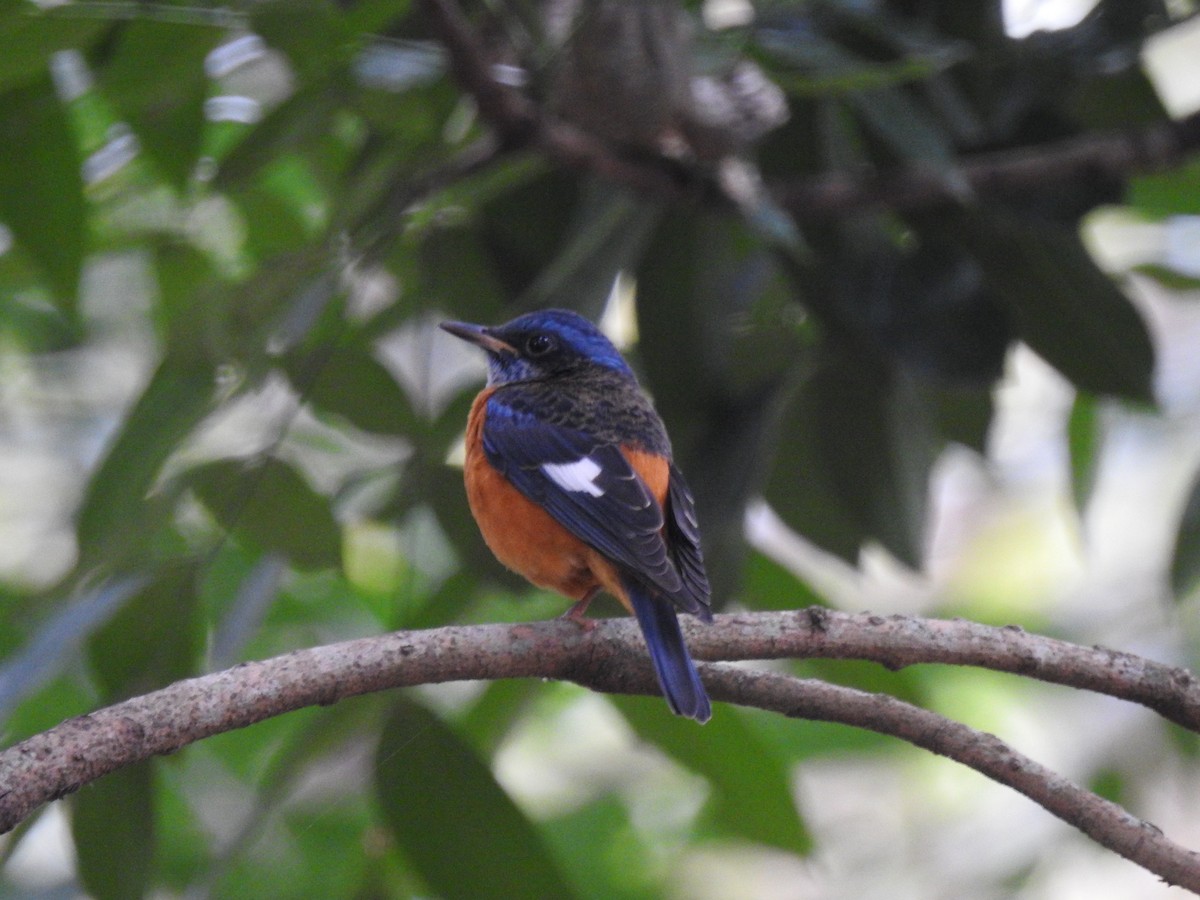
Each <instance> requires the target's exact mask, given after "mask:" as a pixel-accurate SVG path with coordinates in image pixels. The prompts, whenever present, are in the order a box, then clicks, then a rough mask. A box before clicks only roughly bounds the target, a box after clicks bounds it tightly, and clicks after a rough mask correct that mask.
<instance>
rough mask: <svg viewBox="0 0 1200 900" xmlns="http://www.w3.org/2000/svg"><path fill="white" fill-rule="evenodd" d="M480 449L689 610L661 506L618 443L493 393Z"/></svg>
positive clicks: (582, 534) (523, 488) (568, 523)
mask: <svg viewBox="0 0 1200 900" xmlns="http://www.w3.org/2000/svg"><path fill="white" fill-rule="evenodd" d="M483 449H484V452H485V453H486V454H487V458H488V462H489V463H491V464H492V465H493V466H494V467H495V468H496V469H498V470H499V471H500V472H501V473H503V475H504V476H505V477H506V478H507V479H508V480H509V481H510V482H511V483H512V485H513V486H514V487H515V488H516V489H517V490H519V491H520V492H521V493H522V494H524V495H525V496H526V497H528V498H529V499H531V500H533V501H534V502H535V503H537V504H539V505H540V506H542V507H543V508H544V509H545V510H546V511H547V512H548V513H550V515H551V516H553V517H554V518H555V520H556V521H558V522H559V523H560V524H562V525H563V526H564V527H565V528H567V530H569V531H570V532H571V533H572V534H574V535H575V536H576V537H578V538H579V539H580V540H582V541H584V542H585V543H587V544H588V545H589V546H591V547H594V548H595V549H596V550H599V551H600V552H601V553H603V554H604V555H605V556H606V557H607V558H608V559H610V560H612V561H613V562H614V563H616V564H617V565H618V566H620V567H621V568H622V569H623V570H625V571H626V572H628V573H629V574H631V575H633V576H635V577H636V578H638V579H639V580H641V581H643V582H645V583H646V584H648V585H651V586H653V587H654V588H657V589H658V590H660V591H662V592H663V593H664V594H667V595H668V596H670V597H671V598H672V599H675V600H677V601H678V602H679V603H680V605H681V606H682V607H683V608H684V609H686V610H688V611H693V607H694V606H695V605H696V604H695V603H694V601H692V600H691V596H690V595H691V591H690V590H689V589H688V587H687V586H685V582H684V579H683V578H681V577H680V571H679V569H677V568H676V564H675V561H674V560H672V558H671V554H670V553H669V551H668V548H667V542H666V541H665V540H664V538H663V526H664V519H663V510H662V507H660V506H659V504H658V501H656V500H655V499H654V498H653V497H652V496H651V495H650V491H649V490H648V489H647V488H646V485H645V484H644V483H643V482H642V480H641V478H639V477H638V475H637V473H636V472H634V471H633V467H632V466H630V464H629V461H628V460H627V459H626V458H625V456H624V454H623V453H621V450H620V448H619V447H617V446H616V445H615V444H611V443H606V442H603V441H599V440H597V439H596V438H594V437H592V436H590V435H588V434H586V433H584V432H582V431H577V430H575V429H571V428H564V427H562V426H558V425H551V424H547V423H546V422H543V421H541V420H539V419H537V418H536V417H534V416H532V415H530V414H528V413H525V412H522V411H518V410H514V409H513V408H512V407H510V406H507V405H506V404H505V403H503V402H502V401H501V400H499V399H497V398H495V397H492V398H490V399H489V400H488V405H487V416H486V417H485V419H484V426H483ZM684 491H685V492H686V486H685V487H684ZM688 500H689V503H688V506H689V508H690V495H689V496H688ZM673 521H674V520H673ZM693 522H694V519H693ZM674 527H676V528H678V527H679V526H678V525H676V526H674ZM692 528H693V530H694V524H693V526H692ZM697 547H698V545H697Z"/></svg>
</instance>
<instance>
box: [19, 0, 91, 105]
mask: <svg viewBox="0 0 1200 900" xmlns="http://www.w3.org/2000/svg"><path fill="white" fill-rule="evenodd" d="M0 7H3V8H2V9H0V90H4V89H7V88H9V87H11V86H13V85H16V84H17V83H19V82H24V81H30V80H32V79H34V78H37V77H39V76H41V75H44V74H45V72H46V64H47V62H48V61H49V59H50V57H51V56H52V55H53V54H54V53H55V52H56V51H58V50H66V49H68V48H73V47H74V48H81V49H82V48H84V47H87V46H88V45H89V44H91V43H92V42H93V41H94V40H95V39H96V37H97V36H98V35H100V34H101V33H102V32H103V31H105V30H106V29H107V28H108V23H107V22H105V21H103V20H101V19H99V18H96V19H88V18H83V17H70V16H60V15H56V11H55V10H54V9H52V8H47V7H38V6H37V5H35V4H31V3H26V2H23V0H6V2H4V3H0Z"/></svg>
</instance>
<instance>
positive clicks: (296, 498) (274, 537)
mask: <svg viewBox="0 0 1200 900" xmlns="http://www.w3.org/2000/svg"><path fill="white" fill-rule="evenodd" d="M185 480H186V483H187V484H188V485H190V486H191V487H192V488H193V489H195V491H196V494H197V495H198V496H199V497H200V499H201V500H202V501H203V502H204V505H205V506H207V507H208V509H209V510H210V511H211V512H212V514H213V515H214V516H215V517H216V519H217V521H218V522H220V524H221V526H222V527H223V528H225V529H227V530H228V531H232V532H236V533H237V534H238V535H240V536H241V537H243V538H244V539H245V540H246V541H248V542H249V543H250V544H252V545H253V546H256V547H259V548H261V549H263V550H277V551H279V552H280V553H283V554H284V555H285V556H287V558H288V561H289V562H291V563H292V564H293V565H295V566H297V567H298V568H301V569H320V568H324V567H327V566H333V567H337V566H340V565H341V560H342V532H341V529H340V527H339V526H338V523H337V519H335V518H334V515H333V509H332V507H331V505H330V501H329V498H328V497H325V496H323V495H322V494H318V493H317V492H316V491H315V490H313V488H312V487H311V486H310V485H309V483H308V482H307V481H306V480H305V479H304V478H303V477H302V476H301V475H300V474H299V473H298V472H297V471H296V470H295V469H293V468H292V467H291V466H289V465H288V464H287V463H285V462H283V461H281V460H278V459H273V458H272V459H266V460H263V461H256V462H255V463H254V464H246V463H243V462H239V461H235V460H223V461H220V462H214V463H209V464H208V465H204V466H200V467H199V468H197V469H194V470H193V471H191V472H189V473H188V474H187V475H186V476H185Z"/></svg>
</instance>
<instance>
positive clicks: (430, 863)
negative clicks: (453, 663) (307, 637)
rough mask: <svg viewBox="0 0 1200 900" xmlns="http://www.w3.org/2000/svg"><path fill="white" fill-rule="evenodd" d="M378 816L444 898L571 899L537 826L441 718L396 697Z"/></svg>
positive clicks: (380, 755)
mask: <svg viewBox="0 0 1200 900" xmlns="http://www.w3.org/2000/svg"><path fill="white" fill-rule="evenodd" d="M375 790H376V795H377V799H378V801H379V807H380V811H381V813H382V817H383V820H384V823H385V824H386V825H387V827H388V828H389V830H390V831H391V832H392V835H393V836H394V838H395V840H396V842H397V844H398V845H399V846H400V849H401V850H402V851H403V852H404V854H405V856H406V857H407V858H408V859H409V860H410V861H411V862H412V864H413V866H414V867H415V868H416V870H417V871H418V872H419V873H420V874H421V877H422V878H423V879H424V880H425V882H426V883H427V884H428V885H429V889H430V891H431V892H432V893H433V894H435V895H439V896H442V897H445V898H447V900H457V898H465V900H487V898H504V900H507V898H511V897H529V898H548V900H549V898H564V900H565V898H570V897H575V896H577V894H576V892H575V891H574V890H573V889H572V888H571V887H570V885H569V883H568V881H567V880H566V878H565V877H564V875H563V873H562V871H561V870H560V868H559V865H558V862H557V861H556V860H555V859H554V858H553V856H552V855H551V854H550V853H549V851H548V850H547V849H546V844H545V841H544V840H543V838H542V836H541V834H539V833H538V830H537V828H536V827H535V826H534V824H533V823H532V822H531V821H530V820H529V819H528V818H527V817H526V816H525V814H524V813H522V812H521V810H520V809H518V808H517V806H516V804H515V803H513V801H512V799H511V798H510V797H509V796H508V794H506V793H505V792H504V789H503V788H501V787H500V785H499V784H497V783H496V779H495V777H494V776H493V775H492V772H491V770H490V769H489V768H488V767H487V765H486V764H485V763H484V762H483V760H481V759H480V758H479V756H478V755H477V754H476V753H475V751H474V750H473V749H472V748H471V747H470V746H468V745H467V744H466V743H465V742H464V741H463V740H462V738H460V737H459V735H458V734H457V733H456V732H455V731H454V730H453V729H452V728H450V727H449V726H448V725H447V724H446V723H445V722H443V721H442V720H441V719H439V718H438V717H437V716H435V715H434V714H433V713H431V712H430V711H429V710H427V709H426V708H425V707H423V706H420V705H418V704H416V703H414V702H412V701H410V700H407V699H401V700H400V701H398V702H397V704H396V706H395V709H394V711H393V712H392V715H391V717H390V718H389V720H388V722H387V724H386V725H385V727H384V730H383V734H382V737H381V739H380V742H379V750H378V751H377V753H376V756H375Z"/></svg>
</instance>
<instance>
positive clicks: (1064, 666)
mask: <svg viewBox="0 0 1200 900" xmlns="http://www.w3.org/2000/svg"><path fill="white" fill-rule="evenodd" d="M688 626H689V627H688V629H687V630H688V642H689V645H690V646H691V647H692V649H693V652H694V654H695V655H696V656H697V657H698V658H700V659H708V660H715V659H724V660H747V659H775V658H785V657H798V658H803V657H824V658H836V659H866V660H873V661H875V662H879V663H881V664H883V665H886V666H888V667H889V668H901V667H904V666H907V665H913V664H916V663H949V664H954V665H975V666H981V667H985V668H989V669H996V670H999V671H1005V672H1012V673H1015V674H1021V675H1027V676H1030V677H1034V678H1039V679H1042V680H1045V681H1051V682H1055V683H1058V684H1063V685H1068V686H1071V687H1076V688H1083V689H1087V690H1093V691H1099V692H1101V693H1105V694H1110V695H1112V696H1114V697H1120V698H1123V699H1126V700H1131V701H1134V702H1137V703H1141V704H1143V705H1145V706H1148V707H1150V708H1151V709H1154V710H1156V711H1158V712H1159V713H1160V714H1162V715H1163V716H1165V717H1167V718H1169V719H1171V720H1172V721H1174V722H1177V723H1179V724H1180V725H1183V726H1184V727H1186V728H1190V729H1192V730H1194V731H1200V682H1197V679H1196V678H1195V677H1194V676H1192V675H1191V673H1189V672H1188V671H1186V670H1184V669H1177V668H1172V667H1170V666H1165V665H1162V664H1159V663H1155V662H1152V661H1149V660H1146V659H1142V658H1140V657H1137V656H1133V655H1132V654H1128V653H1120V652H1117V651H1112V650H1104V649H1100V648H1086V647H1080V646H1077V645H1074V644H1069V643H1066V642H1064V641H1058V640H1054V639H1052V638H1045V637H1041V636H1038V635H1031V634H1027V633H1025V632H1024V631H1022V630H1020V629H1018V628H1011V627H1010V628H992V627H989V626H985V625H978V624H975V623H972V622H965V621H939V620H931V619H919V618H915V617H911V616H890V617H886V618H885V617H881V616H871V615H847V614H844V613H837V612H833V611H830V610H826V609H823V608H819V607H813V608H810V609H806V610H800V611H797V612H774V613H755V614H743V615H722V616H718V617H717V622H716V624H714V625H713V626H711V627H705V626H700V625H697V624H693V623H690V622H689V623H688ZM702 670H703V674H704V680H705V683H706V684H707V685H708V687H709V690H710V691H711V692H712V695H713V697H714V698H715V699H718V700H724V701H726V702H729V703H737V704H743V705H748V706H756V707H759V708H762V709H768V710H774V711H777V712H781V713H783V714H785V715H788V716H792V717H795V718H810V719H819V720H822V721H829V722H840V723H843V724H847V725H852V726H855V727H860V728H869V729H871V730H874V731H878V732H880V733H883V734H888V735H892V736H894V737H898V738H900V739H902V740H905V741H909V742H911V743H913V744H915V745H917V746H919V747H923V748H925V749H927V750H931V751H932V752H934V753H939V754H942V755H944V756H947V757H949V758H951V759H954V760H957V761H958V762H961V763H962V764H964V765H967V766H969V767H971V768H974V769H976V770H977V771H979V772H981V773H982V774H984V775H986V776H987V777H989V778H993V779H995V780H997V781H999V782H1001V783H1003V784H1006V785H1009V786H1010V787H1013V788H1014V789H1016V790H1018V791H1021V792H1022V793H1024V794H1025V795H1026V796H1028V797H1030V798H1031V799H1033V800H1034V801H1035V802H1037V803H1039V804H1041V805H1042V806H1044V807H1045V808H1046V809H1047V810H1049V811H1050V812H1052V813H1053V814H1055V815H1057V816H1059V817H1060V818H1062V819H1064V820H1065V821H1067V822H1068V823H1070V824H1072V825H1074V826H1076V827H1078V828H1080V829H1081V830H1082V831H1084V833H1086V834H1088V835H1089V836H1091V837H1092V838H1093V839H1095V840H1096V841H1097V842H1099V843H1100V844H1102V845H1104V846H1105V847H1108V848H1110V849H1112V850H1114V851H1116V852H1117V853H1120V854H1121V855H1123V856H1125V857H1127V858H1128V859H1130V860H1132V861H1134V862H1136V863H1138V864H1139V865H1142V866H1144V867H1145V868H1147V869H1149V870H1150V871H1152V872H1154V873H1155V874H1157V875H1159V876H1160V877H1162V878H1164V879H1167V880H1168V881H1171V882H1173V883H1178V884H1181V885H1183V886H1186V887H1188V888H1189V889H1191V890H1193V891H1197V892H1200V856H1198V855H1196V854H1194V853H1192V852H1191V851H1188V850H1186V849H1184V848H1182V847H1179V846H1178V845H1176V844H1174V843H1172V842H1170V841H1168V840H1167V839H1166V838H1164V837H1163V836H1162V835H1161V833H1159V832H1158V831H1157V830H1156V829H1154V828H1153V827H1151V826H1148V825H1146V824H1145V823H1142V822H1140V821H1138V820H1137V819H1135V818H1133V817H1132V816H1130V815H1129V814H1127V813H1125V812H1124V811H1123V810H1121V809H1120V808H1119V807H1117V806H1115V805H1114V804H1111V803H1108V802H1107V801H1104V800H1102V799H1100V798H1099V797H1096V796H1094V795H1092V794H1089V793H1088V792H1086V791H1084V790H1082V789H1081V788H1079V787H1077V786H1075V785H1072V784H1070V783H1069V782H1067V781H1066V780H1064V779H1062V778H1061V777H1059V776H1057V775H1055V774H1054V773H1052V772H1049V771H1048V770H1046V769H1044V768H1043V767H1041V766H1039V765H1038V764H1036V763H1034V762H1033V761H1031V760H1028V759H1026V758H1025V757H1023V756H1020V755H1019V754H1017V753H1015V751H1013V750H1011V749H1010V748H1008V747H1007V746H1005V745H1004V744H1003V743H1002V742H1000V741H999V740H998V739H996V738H994V737H991V736H990V735H983V734H980V733H978V732H975V731H973V730H971V729H969V728H967V727H966V726H964V725H960V724H958V723H955V722H951V721H949V720H947V719H945V718H943V717H941V716H939V715H937V714H936V713H932V712H929V711H927V710H922V709H919V708H917V707H913V706H910V705H908V704H905V703H902V702H900V701H898V700H895V699H894V698H891V697H887V696H884V695H876V694H866V693H863V692H860V691H854V690H850V689H848V688H840V687H835V686H832V685H827V684H822V683H820V682H814V681H801V680H798V679H794V678H788V677H786V676H781V675H774V674H768V673H763V672H753V671H749V670H746V669H742V668H738V667H733V666H724V665H711V664H710V665H704V666H703V667H702ZM496 678H556V679H564V680H570V681H575V682H577V683H579V684H582V685H585V686H588V687H591V688H594V689H597V690H604V691H611V692H623V693H638V694H655V693H657V692H658V688H657V685H656V683H655V680H654V676H653V673H652V671H651V668H650V665H649V662H648V660H647V659H646V655H645V647H644V644H643V642H642V638H641V636H640V635H639V634H638V631H637V627H636V624H635V623H634V622H633V621H632V620H628V619H613V620H604V621H600V622H598V623H597V625H596V627H595V628H594V629H592V630H590V631H584V630H582V629H580V628H579V627H578V626H576V625H575V624H573V623H570V622H565V621H560V620H555V621H550V622H534V623H528V624H519V625H478V626H470V627H449V628H438V629H433V630H429V631H410V632H397V633H394V634H387V635H381V636H378V637H371V638H362V639H360V640H355V641H347V642H344V643H339V644H331V645H329V646H324V647H314V648H311V649H307V650H297V651H295V652H293V653H288V654H286V655H284V656H279V657H275V658H273V659H268V660H264V661H261V662H249V663H243V664H241V665H239V666H236V667H234V668H232V669H228V670H226V671H223V672H217V673H214V674H211V675H206V676H203V677H200V678H194V679H190V680H187V681H181V682H178V683H176V684H173V685H170V686H169V687H166V688H163V689H162V690H159V691H155V692H154V693H151V694H147V695H145V696H142V697H135V698H133V699H131V700H127V701H125V702H123V703H118V704H115V705H113V706H110V707H107V708H105V709H101V710H98V711H97V712H95V713H91V714H89V715H85V716H80V717H78V718H74V719H69V720H67V721H66V722H63V723H62V724H61V725H58V726H56V727H55V728H52V729H50V730H49V731H46V732H43V733H41V734H38V735H35V736H33V737H31V738H29V739H27V740H25V741H22V742H21V743H19V744H16V745H15V746H13V747H10V748H8V749H7V750H4V751H3V752H0V831H7V830H9V829H11V828H13V827H14V826H15V825H16V824H17V823H19V822H20V821H21V820H22V819H23V818H25V817H26V816H28V815H29V814H30V813H31V812H32V811H33V810H35V809H36V808H37V807H39V806H41V805H42V804H43V803H46V802H48V801H50V800H55V799H58V798H59V797H62V796H64V795H66V794H69V793H71V792H72V791H75V790H77V789H78V788H79V787H81V786H82V785H84V784H87V783H88V782H90V781H93V780H95V779H96V778H99V777H101V776H102V775H105V774H107V773H109V772H112V771H113V770H115V769H118V768H120V767H122V766H126V765H129V764H131V763H134V762H138V761H140V760H144V759H148V758H150V757H152V756H155V755H161V754H166V753H171V752H173V751H175V750H178V749H179V748H181V747H184V746H186V745H187V744H190V743H193V742H195V741H198V740H200V739H202V738H205V737H209V736H211V735H214V734H219V733H222V732H225V731H230V730H233V729H236V728H242V727H245V726H247V725H250V724H253V723H255V722H259V721H262V720H263V719H266V718H270V717H272V716H276V715H280V714H282V713H284V712H288V711H291V710H295V709H300V708H302V707H305V706H312V705H327V704H330V703H334V702H336V701H338V700H341V699H343V698H346V697H352V696H356V695H359V694H365V693H368V692H372V691H379V690H385V689H388V688H395V687H405V686H412V685H417V684H431V683H440V682H446V681H459V680H468V679H496ZM665 714H666V713H665V711H664V715H665Z"/></svg>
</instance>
